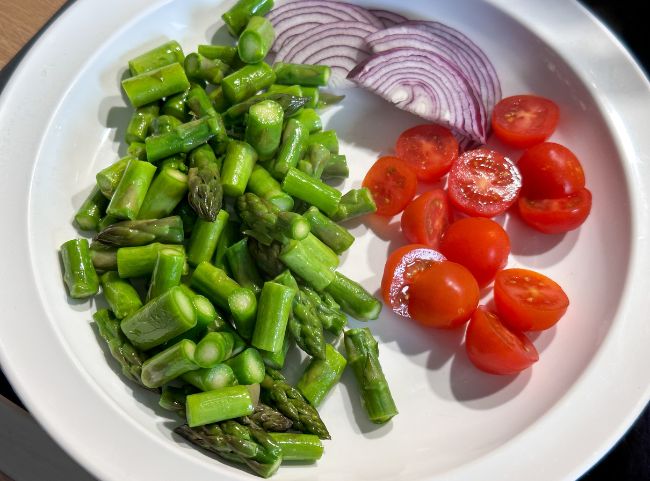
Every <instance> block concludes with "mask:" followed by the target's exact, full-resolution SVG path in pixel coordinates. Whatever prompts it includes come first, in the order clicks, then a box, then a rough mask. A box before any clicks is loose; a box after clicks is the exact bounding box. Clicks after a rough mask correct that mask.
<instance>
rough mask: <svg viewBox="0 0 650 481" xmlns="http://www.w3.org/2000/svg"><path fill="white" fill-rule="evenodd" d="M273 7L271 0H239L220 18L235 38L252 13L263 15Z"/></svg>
mask: <svg viewBox="0 0 650 481" xmlns="http://www.w3.org/2000/svg"><path fill="white" fill-rule="evenodd" d="M272 8H273V0H239V1H238V2H237V3H235V5H233V6H232V7H231V8H230V10H228V11H227V12H226V13H224V14H223V15H222V16H221V18H222V19H223V21H224V22H225V23H226V25H227V26H228V31H229V32H230V35H232V36H233V37H235V38H238V37H239V34H240V33H241V32H242V30H244V28H245V27H246V25H247V24H248V21H249V20H250V18H251V17H252V16H253V15H259V16H264V15H266V14H267V13H269V11H270V10H271V9H272Z"/></svg>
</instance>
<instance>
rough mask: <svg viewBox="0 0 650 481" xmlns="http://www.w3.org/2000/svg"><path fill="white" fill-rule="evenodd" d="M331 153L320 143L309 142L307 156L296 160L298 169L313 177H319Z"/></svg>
mask: <svg viewBox="0 0 650 481" xmlns="http://www.w3.org/2000/svg"><path fill="white" fill-rule="evenodd" d="M331 156H332V154H331V153H330V151H329V150H328V149H327V147H325V146H324V145H322V144H311V145H310V146H309V148H308V149H307V156H306V157H305V158H304V159H301V160H299V161H298V165H297V167H298V170H300V171H302V172H304V173H305V174H307V175H310V176H312V177H313V178H314V179H320V178H321V177H322V176H323V172H324V171H325V167H327V165H328V164H329V162H330V157H331Z"/></svg>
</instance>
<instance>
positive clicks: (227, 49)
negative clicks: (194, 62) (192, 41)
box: [197, 45, 237, 65]
mask: <svg viewBox="0 0 650 481" xmlns="http://www.w3.org/2000/svg"><path fill="white" fill-rule="evenodd" d="M197 50H198V52H199V53H200V54H201V55H203V56H204V57H207V58H209V59H212V60H221V61H222V62H223V63H227V64H228V65H234V64H235V62H236V61H237V47H231V46H230V45H199V46H198V49H197Z"/></svg>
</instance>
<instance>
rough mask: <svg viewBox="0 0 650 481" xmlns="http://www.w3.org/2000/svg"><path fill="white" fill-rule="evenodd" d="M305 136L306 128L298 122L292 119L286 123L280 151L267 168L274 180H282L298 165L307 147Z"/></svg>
mask: <svg viewBox="0 0 650 481" xmlns="http://www.w3.org/2000/svg"><path fill="white" fill-rule="evenodd" d="M307 136H308V134H307V128H306V127H305V126H304V125H303V124H302V123H301V122H300V121H299V120H296V119H293V118H292V119H289V120H288V121H287V125H286V127H285V128H284V132H283V133H282V144H281V145H280V150H279V152H278V155H277V157H276V158H275V159H274V160H273V161H271V165H270V166H269V169H270V172H271V174H272V175H273V176H274V177H275V178H276V179H279V180H282V179H283V178H284V177H285V175H287V172H288V171H289V169H290V168H291V167H295V166H296V165H298V161H299V160H300V159H301V158H302V156H303V154H304V152H305V148H306V146H307ZM289 193H290V192H289Z"/></svg>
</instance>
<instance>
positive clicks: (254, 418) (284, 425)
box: [241, 402, 293, 433]
mask: <svg viewBox="0 0 650 481" xmlns="http://www.w3.org/2000/svg"><path fill="white" fill-rule="evenodd" d="M241 422H242V423H243V424H245V425H247V426H250V425H251V424H253V423H254V424H253V425H255V426H259V427H260V428H262V429H264V431H266V432H269V433H270V432H274V433H281V432H284V431H287V430H288V429H291V426H292V425H293V422H292V421H291V419H289V418H288V417H286V416H285V415H284V414H282V413H281V412H280V411H278V410H277V409H273V408H272V407H271V406H268V405H266V404H264V403H262V402H258V403H257V404H256V405H255V409H254V410H253V413H252V414H249V415H248V416H245V417H243V418H242V419H241Z"/></svg>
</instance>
